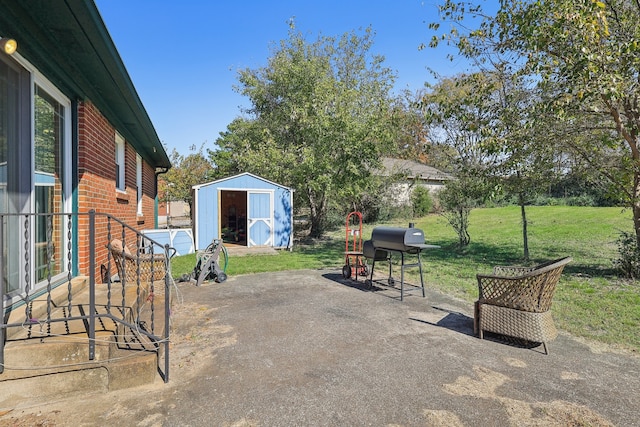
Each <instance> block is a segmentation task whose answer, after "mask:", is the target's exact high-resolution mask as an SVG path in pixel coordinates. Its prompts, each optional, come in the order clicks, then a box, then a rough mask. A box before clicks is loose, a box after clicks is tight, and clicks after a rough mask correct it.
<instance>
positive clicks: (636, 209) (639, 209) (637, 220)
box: [632, 171, 640, 248]
mask: <svg viewBox="0 0 640 427" xmlns="http://www.w3.org/2000/svg"><path fill="white" fill-rule="evenodd" d="M633 185H634V189H633V195H634V198H633V202H632V203H633V229H634V231H635V232H636V244H637V245H638V248H640V171H636V172H635V173H634V174H633Z"/></svg>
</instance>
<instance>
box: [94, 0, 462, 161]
mask: <svg viewBox="0 0 640 427" xmlns="http://www.w3.org/2000/svg"><path fill="white" fill-rule="evenodd" d="M96 4H97V6H98V10H99V11H100V13H101V15H102V18H103V20H104V21H105V24H106V26H107V28H108V29H109V32H110V34H111V37H112V38H113V41H114V43H115V45H116V47H117V48H118V51H119V53H120V56H121V57H122V60H123V62H124V64H125V66H126V67H127V70H128V72H129V75H130V76H131V79H132V81H133V83H134V85H135V87H136V89H137V91H138V95H139V96H140V99H141V100H142V102H143V104H144V106H145V108H146V110H147V113H148V114H149V117H150V118H151V121H152V122H153V124H154V126H155V128H156V131H157V133H158V136H159V138H160V140H161V141H162V142H163V144H164V145H165V146H166V148H167V152H168V153H171V151H172V149H174V148H175V149H176V150H177V151H178V152H179V153H180V154H183V155H185V154H189V147H191V146H194V145H195V146H196V147H198V148H199V147H200V146H201V145H202V144H205V148H213V147H214V143H215V140H216V139H217V138H218V136H219V134H220V132H223V131H224V130H226V127H227V125H228V124H229V123H230V122H231V121H232V120H233V119H234V118H235V117H237V116H239V115H241V108H240V107H241V106H245V107H246V106H247V105H248V101H247V99H246V98H245V97H242V96H240V95H239V94H237V93H235V92H234V90H233V86H234V85H235V84H236V83H237V73H238V70H240V69H245V68H258V67H262V66H265V65H266V64H267V59H268V58H269V56H270V54H271V48H272V47H273V46H274V45H276V44H277V43H278V42H279V41H280V40H282V39H286V38H287V32H288V28H289V27H288V24H287V23H288V20H289V19H290V18H294V19H295V23H296V28H297V29H298V30H300V31H302V32H303V33H304V34H307V35H308V37H309V40H316V39H317V37H318V35H319V34H322V35H327V36H340V35H342V34H343V33H345V32H347V31H357V30H359V29H361V28H366V27H368V26H370V27H371V28H372V29H373V30H374V31H375V33H376V36H375V44H374V46H373V48H372V53H376V54H380V55H383V56H385V58H386V61H385V65H386V66H387V67H389V68H391V69H393V70H395V71H396V72H397V74H398V79H397V81H396V89H397V91H398V92H399V91H400V90H403V89H410V90H411V91H414V92H415V91H417V90H419V89H421V88H422V87H423V85H424V83H425V82H426V81H431V76H430V74H429V73H428V71H427V67H431V68H433V69H435V70H436V71H437V72H439V73H441V74H443V75H453V74H456V73H458V72H461V71H463V63H462V61H460V62H453V63H452V62H450V61H449V60H448V59H446V54H447V50H446V49H445V48H438V49H435V50H434V49H429V48H427V49H425V50H422V51H419V50H418V46H419V45H420V44H421V43H428V42H429V39H430V37H431V35H432V34H431V33H430V31H429V29H428V27H427V25H428V23H429V22H431V21H434V20H436V19H437V7H436V5H437V4H438V2H437V1H435V0H423V1H421V0H396V1H391V0H388V1H382V0H369V1H360V0H357V1H348V0H342V1H336V0H323V1H315V2H307V1H293V0H284V1H273V2H267V1H255V0H245V1H237V2H236V1H215V0H184V1H181V2H177V1H175V0H96Z"/></svg>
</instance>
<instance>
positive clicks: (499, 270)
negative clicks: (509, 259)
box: [493, 265, 536, 277]
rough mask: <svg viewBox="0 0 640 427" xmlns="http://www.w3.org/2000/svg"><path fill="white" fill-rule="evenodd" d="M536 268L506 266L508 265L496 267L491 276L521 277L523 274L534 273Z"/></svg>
mask: <svg viewBox="0 0 640 427" xmlns="http://www.w3.org/2000/svg"><path fill="white" fill-rule="evenodd" d="M535 269H536V267H522V266H517V265H513V266H508V265H498V266H495V267H493V276H503V277H515V276H522V275H523V274H527V273H531V272H532V271H534V270H535Z"/></svg>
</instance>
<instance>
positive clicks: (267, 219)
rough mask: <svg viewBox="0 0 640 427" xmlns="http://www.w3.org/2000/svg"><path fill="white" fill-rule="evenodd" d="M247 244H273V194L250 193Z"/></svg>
mask: <svg viewBox="0 0 640 427" xmlns="http://www.w3.org/2000/svg"><path fill="white" fill-rule="evenodd" d="M248 198H249V203H248V207H247V210H248V212H249V214H248V217H247V229H248V236H247V246H273V203H272V194H271V193H263V192H253V191H250V192H249V193H248Z"/></svg>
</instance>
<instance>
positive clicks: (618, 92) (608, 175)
mask: <svg viewBox="0 0 640 427" xmlns="http://www.w3.org/2000/svg"><path fill="white" fill-rule="evenodd" d="M440 10H441V14H442V17H443V19H447V20H450V21H452V22H453V23H454V27H453V29H452V30H450V31H447V32H445V33H444V34H442V35H436V36H434V38H433V39H432V41H431V45H432V46H437V45H438V44H439V43H440V42H442V41H443V40H444V41H447V42H451V43H454V44H455V45H456V46H457V47H458V49H459V52H460V54H462V55H464V56H465V57H467V58H470V59H472V60H474V61H475V63H476V64H487V58H488V57H489V56H490V54H493V53H497V54H501V55H506V56H508V57H510V58H512V60H511V64H512V66H513V67H514V68H517V70H518V71H517V72H518V73H520V74H521V75H528V76H531V77H533V78H534V79H535V81H536V82H537V85H538V87H539V88H540V89H541V93H542V96H541V98H540V102H539V103H538V104H537V105H536V106H535V110H536V111H537V112H538V113H539V114H548V115H549V116H551V117H553V118H554V119H555V120H557V121H559V122H562V123H563V124H564V126H560V127H558V129H551V131H555V130H557V131H559V133H558V134H557V136H558V137H559V138H558V142H559V143H562V144H564V145H565V146H566V148H567V149H568V150H571V151H572V152H573V153H575V154H576V155H578V156H581V157H582V158H583V159H584V160H585V161H586V162H588V163H589V164H590V165H591V166H592V167H593V168H594V169H595V170H598V171H599V172H600V174H601V175H602V176H603V177H604V178H605V179H608V180H610V182H612V183H613V185H615V186H616V187H617V188H618V191H619V194H620V195H621V196H622V197H624V199H625V201H626V204H627V206H629V207H630V208H631V209H632V212H633V223H634V229H635V236H636V243H637V244H638V245H639V246H640V146H639V142H640V139H639V137H640V114H638V105H639V103H640V85H639V84H638V83H639V80H638V76H639V75H640V26H638V25H637V23H638V21H639V20H640V3H639V2H637V1H628V0H611V1H607V2H606V3H605V2H602V1H599V0H583V1H574V0H539V1H523V0H505V1H501V2H500V8H499V10H498V12H497V14H496V15H495V16H487V15H484V14H483V12H482V9H481V8H480V7H479V6H478V5H475V4H472V2H454V1H445V2H444V3H443V4H442V5H441V7H440ZM471 17H475V18H478V19H479V25H478V26H477V28H473V29H471V30H470V31H466V30H464V27H463V26H461V25H459V24H461V23H462V22H463V21H465V20H467V21H466V22H469V21H468V18H471ZM456 23H457V24H458V25H455V24H456ZM431 28H432V29H435V30H438V28H439V23H433V24H431ZM577 132H580V133H582V134H583V135H584V134H589V135H590V136H591V137H590V138H584V137H583V138H575V137H574V136H575V133H577ZM611 152H616V153H620V154H622V155H623V158H622V159H621V162H620V168H618V169H615V170H613V171H611V170H609V169H607V168H605V167H603V166H602V165H601V164H599V162H598V160H599V158H600V157H601V155H603V154H610V153H611Z"/></svg>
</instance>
